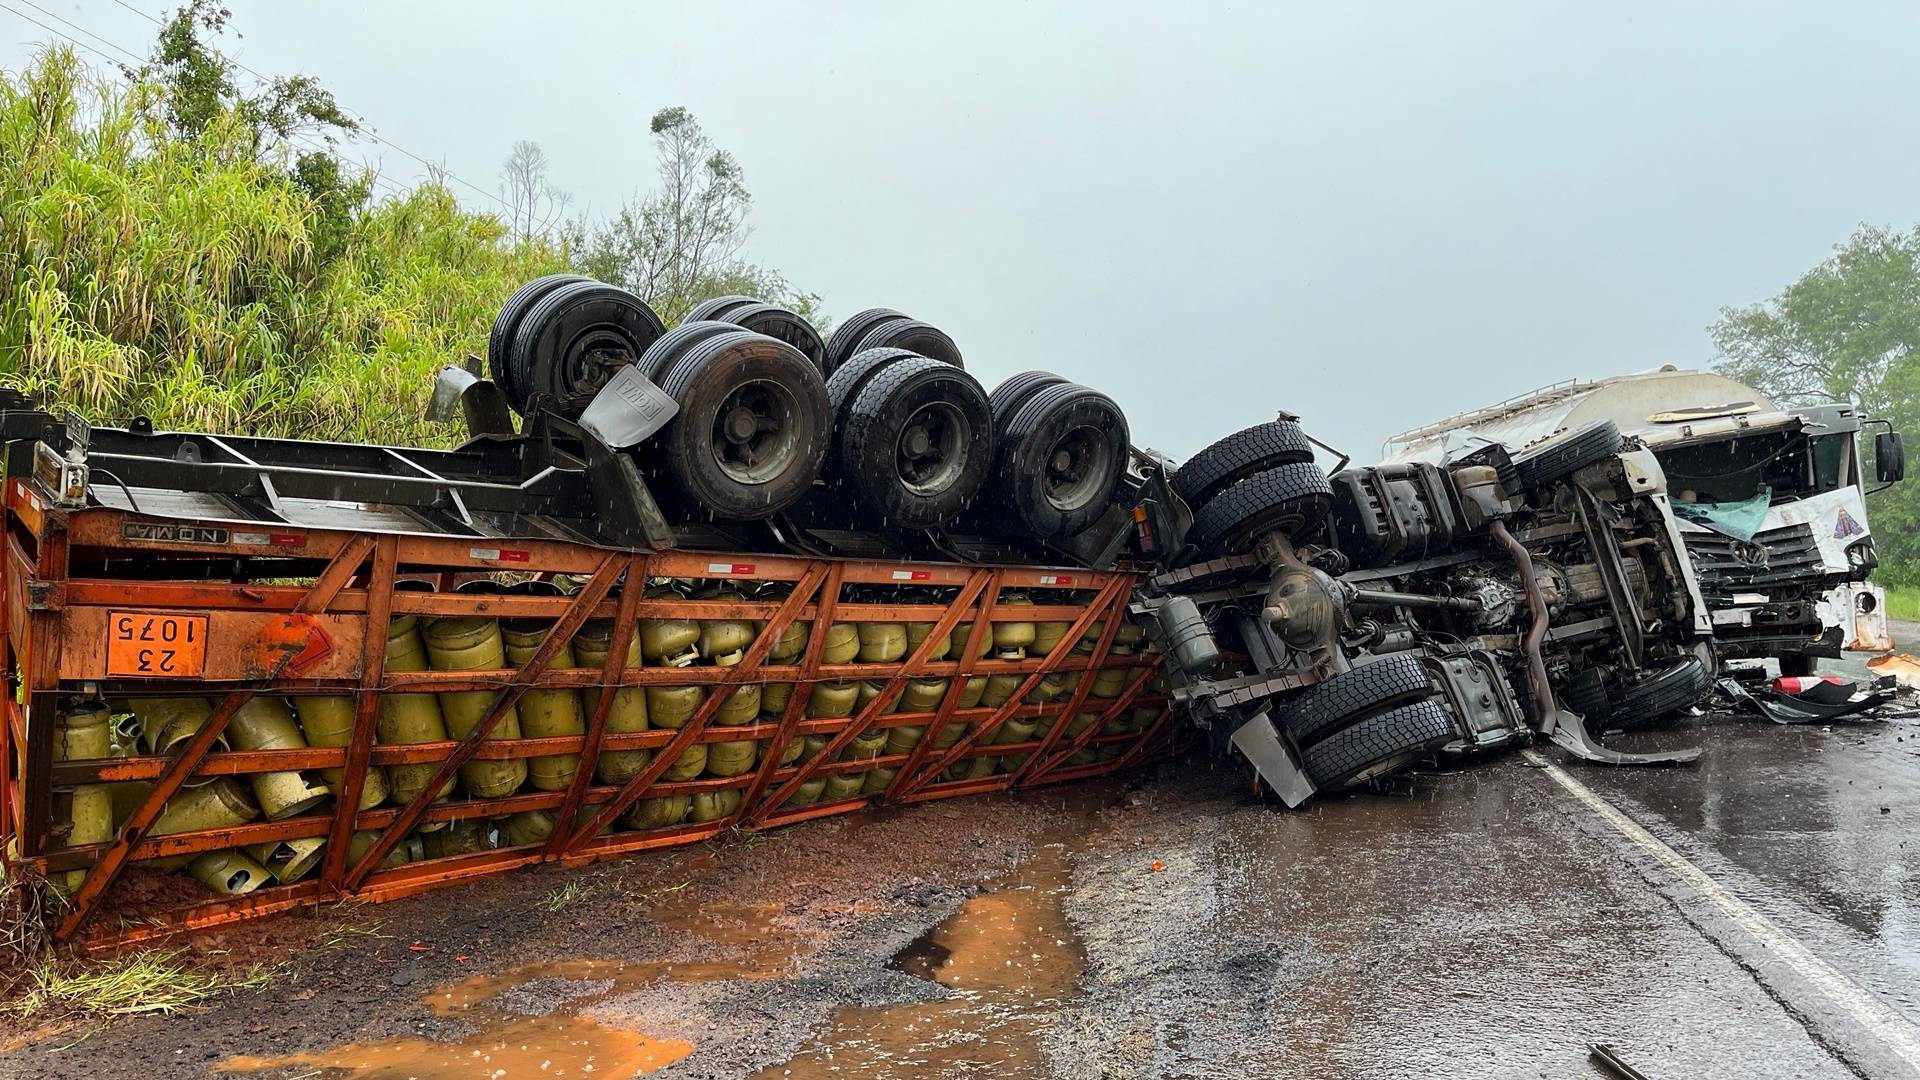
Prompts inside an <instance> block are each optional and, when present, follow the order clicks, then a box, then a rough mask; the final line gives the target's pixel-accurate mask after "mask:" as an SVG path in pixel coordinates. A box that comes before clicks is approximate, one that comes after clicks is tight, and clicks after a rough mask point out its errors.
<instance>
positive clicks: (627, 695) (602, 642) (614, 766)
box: [573, 619, 653, 784]
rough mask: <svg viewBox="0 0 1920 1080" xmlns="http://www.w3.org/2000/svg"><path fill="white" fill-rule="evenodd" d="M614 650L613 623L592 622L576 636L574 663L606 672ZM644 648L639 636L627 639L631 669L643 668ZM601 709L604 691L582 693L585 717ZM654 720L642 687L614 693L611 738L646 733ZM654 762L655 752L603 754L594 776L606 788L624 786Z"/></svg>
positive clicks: (584, 690) (609, 710)
mask: <svg viewBox="0 0 1920 1080" xmlns="http://www.w3.org/2000/svg"><path fill="white" fill-rule="evenodd" d="M612 647H613V620H612V619H588V620H587V621H586V622H585V623H583V624H582V625H581V627H580V631H579V633H576V634H574V635H573V662H574V663H575V664H577V665H579V666H580V667H583V668H591V669H593V670H595V671H603V670H605V668H606V663H607V650H608V649H611V648H612ZM640 653H641V646H640V637H639V635H638V634H636V635H634V636H632V637H630V638H628V639H627V664H626V666H627V667H628V668H637V667H639V666H641V659H640ZM599 705H600V688H599V687H597V686H586V687H582V688H581V689H580V711H581V715H582V717H588V716H592V715H593V710H594V709H596V708H598V707H599ZM650 723H651V720H650V717H649V715H648V709H647V691H646V690H643V689H641V688H640V687H638V686H623V687H620V688H619V689H617V690H615V691H614V692H613V704H612V705H610V706H609V707H608V708H607V729H606V730H607V734H609V735H629V734H632V733H634V732H636V731H645V730H647V728H648V727H649V726H650ZM652 760H653V751H651V750H602V751H600V763H599V764H598V765H597V766H595V768H594V770H593V773H594V776H596V777H598V778H599V780H600V782H601V783H603V784H623V783H626V782H627V781H628V780H631V779H633V778H634V777H636V776H638V775H640V773H641V771H642V770H644V769H645V768H646V767H647V763H648V762H650V761H652Z"/></svg>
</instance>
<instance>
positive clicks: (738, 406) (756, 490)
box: [660, 331, 832, 521]
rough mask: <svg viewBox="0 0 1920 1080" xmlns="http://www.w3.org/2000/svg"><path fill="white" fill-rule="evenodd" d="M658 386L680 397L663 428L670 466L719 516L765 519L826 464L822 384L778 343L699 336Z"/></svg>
mask: <svg viewBox="0 0 1920 1080" xmlns="http://www.w3.org/2000/svg"><path fill="white" fill-rule="evenodd" d="M661 389H662V390H665V391H666V392H667V395H668V396H669V397H672V398H673V400H674V401H676V402H678V403H679V405H680V411H679V413H678V414H676V415H675V416H674V418H673V420H672V422H671V423H669V424H668V425H667V428H666V430H665V431H664V432H662V434H661V436H660V437H661V438H662V439H663V440H664V441H665V449H666V459H667V466H668V472H669V473H670V474H671V475H672V476H673V478H674V481H675V482H676V483H677V484H679V486H680V488H681V489H682V490H683V491H685V492H686V493H687V495H688V496H689V497H690V498H692V499H693V500H694V501H695V502H696V503H698V504H699V505H700V506H701V507H702V508H704V509H705V510H706V511H707V512H708V513H710V514H712V515H713V516H714V517H716V518H721V519H725V520H729V521H757V520H761V519H763V518H768V517H771V516H773V515H774V514H777V513H779V512H780V511H782V510H785V509H786V508H787V507H789V506H792V505H793V504H794V503H795V502H796V501H798V500H799V499H800V498H801V497H802V496H804V495H806V493H807V489H808V488H810V487H811V486H812V485H813V481H814V479H815V478H816V477H818V476H819V475H820V468H821V466H822V465H824V464H825V463H826V459H827V448H828V446H829V444H830V442H831V439H832V429H831V426H830V425H829V423H828V420H827V416H828V413H827V390H826V386H825V384H823V383H822V382H821V380H820V369H818V368H816V367H814V366H813V362H812V361H810V360H808V359H807V358H806V357H805V356H803V355H801V354H800V351H799V350H798V349H795V348H794V347H793V346H791V345H788V344H787V343H786V342H784V341H775V340H774V339H772V338H770V337H763V336H761V335H759V334H749V333H746V332H744V331H742V332H741V333H740V334H738V335H737V336H736V335H731V334H729V335H723V336H718V337H714V338H710V339H708V340H706V341H702V342H700V343H698V344H696V345H694V346H693V347H692V348H690V349H689V350H687V352H686V353H685V354H684V355H682V356H681V357H680V359H679V360H678V361H677V362H676V363H674V364H673V365H672V367H671V368H669V369H668V371H667V373H666V381H665V382H664V383H662V384H661ZM756 418H757V419H760V420H761V421H763V422H764V423H765V424H770V425H772V426H770V427H756V425H755V424H754V423H753V421H754V420H755V419H756ZM738 424H744V427H739V426H734V425H738Z"/></svg>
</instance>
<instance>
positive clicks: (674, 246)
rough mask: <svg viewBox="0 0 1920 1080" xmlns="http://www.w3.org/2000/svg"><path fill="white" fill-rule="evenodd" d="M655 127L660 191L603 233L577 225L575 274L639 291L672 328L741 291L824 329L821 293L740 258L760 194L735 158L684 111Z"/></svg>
mask: <svg viewBox="0 0 1920 1080" xmlns="http://www.w3.org/2000/svg"><path fill="white" fill-rule="evenodd" d="M649 128H650V131H651V133H652V135H653V140H654V145H655V148H656V150H657V152H658V155H659V175H660V186H659V189H658V190H656V191H654V192H652V193H651V194H648V195H645V196H635V197H634V198H633V199H630V200H628V202H627V203H626V204H624V205H623V206H621V207H620V209H619V210H618V211H617V212H616V213H615V214H614V215H613V217H612V218H610V219H609V220H607V221H606V222H603V223H601V224H600V225H598V226H595V227H591V228H590V227H587V226H580V225H576V226H575V227H574V228H573V229H572V230H571V232H570V239H571V247H572V249H573V251H574V252H575V263H576V269H578V270H579V272H580V273H582V274H585V275H587V276H589V277H593V278H597V279H599V280H601V281H606V282H610V283H613V284H616V285H619V286H621V287H623V288H625V289H628V290H629V291H631V292H633V293H635V294H637V295H638V296H639V297H640V298H641V299H643V300H645V301H646V302H647V303H648V304H649V305H650V306H651V307H653V309H654V310H656V311H658V312H659V313H660V314H661V316H662V317H663V318H665V319H666V320H667V321H668V322H670V323H671V322H673V321H674V320H677V319H678V318H679V317H680V316H681V315H682V314H684V313H685V312H686V310H687V309H688V308H689V307H692V306H693V305H694V304H695V303H697V302H699V301H700V300H702V299H705V298H707V297H710V296H720V295H725V294H729V293H739V294H744V295H749V296H757V297H762V298H765V299H767V300H769V301H779V302H781V303H784V304H785V305H786V306H787V307H790V308H792V309H793V310H795V311H797V312H798V313H800V314H801V315H803V316H806V317H807V318H808V319H810V320H813V321H814V322H815V324H816V325H818V308H819V303H820V298H819V297H818V296H815V295H813V294H811V293H801V292H797V291H796V290H794V289H793V287H792V286H791V285H789V284H788V282H787V280H786V279H785V278H784V277H782V276H781V275H780V274H778V273H777V272H775V271H773V270H769V269H768V268H766V267H764V266H761V265H759V264H756V263H752V262H749V261H748V260H746V259H745V258H743V257H742V254H741V253H742V251H743V250H744V249H745V247H746V242H747V237H748V235H749V233H750V230H749V229H748V228H747V212H748V210H749V209H750V208H751V206H752V203H753V196H752V195H751V194H749V193H748V191H747V185H746V176H745V173H744V172H743V170H742V169H741V168H740V164H739V162H737V161H735V160H734V158H733V155H731V154H729V153H727V152H726V151H724V150H722V149H720V148H719V147H717V146H715V145H714V144H713V141H712V140H711V139H710V138H708V137H707V134H706V132H705V131H704V130H702V129H701V127H700V122H699V121H698V120H696V119H694V116H693V114H692V113H690V112H688V111H687V110H686V109H684V108H681V107H678V106H676V107H673V108H667V109H661V110H660V111H659V112H657V113H654V114H653V121H652V123H651V125H650V126H649Z"/></svg>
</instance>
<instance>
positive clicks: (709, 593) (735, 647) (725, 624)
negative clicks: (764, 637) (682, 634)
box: [694, 582, 759, 667]
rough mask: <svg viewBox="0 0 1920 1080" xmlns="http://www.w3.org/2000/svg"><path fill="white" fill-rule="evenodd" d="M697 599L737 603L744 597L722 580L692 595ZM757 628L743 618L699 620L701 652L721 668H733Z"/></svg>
mask: <svg viewBox="0 0 1920 1080" xmlns="http://www.w3.org/2000/svg"><path fill="white" fill-rule="evenodd" d="M694 599H696V600H714V601H721V602H737V601H741V600H745V599H746V597H744V596H742V595H740V590H739V589H736V588H734V587H733V586H732V585H730V584H726V583H724V582H722V583H717V584H713V585H709V586H707V587H706V588H704V589H701V590H700V591H699V592H697V593H695V594H694ZM758 630H759V628H758V627H757V626H756V625H755V624H753V623H751V622H748V621H747V620H745V619H702V620H700V655H701V657H703V658H705V659H707V660H711V661H713V662H714V663H715V664H718V665H719V666H721V667H732V666H733V665H735V664H737V663H739V662H740V661H741V659H742V658H743V657H744V656H745V654H746V651H747V647H748V646H750V645H752V644H753V639H754V636H755V634H756V633H758Z"/></svg>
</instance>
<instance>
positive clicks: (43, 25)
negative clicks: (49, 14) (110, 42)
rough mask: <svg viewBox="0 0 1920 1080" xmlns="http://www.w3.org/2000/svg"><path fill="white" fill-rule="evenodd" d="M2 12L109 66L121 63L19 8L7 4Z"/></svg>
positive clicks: (0, 7) (2, 7) (1, 7)
mask: <svg viewBox="0 0 1920 1080" xmlns="http://www.w3.org/2000/svg"><path fill="white" fill-rule="evenodd" d="M0 11H8V12H12V13H13V14H15V15H18V16H20V17H21V18H23V19H25V20H27V21H28V22H30V23H32V24H33V25H35V26H37V27H39V28H40V29H42V30H45V31H46V32H47V33H49V34H52V35H53V36H54V37H57V38H59V39H60V40H62V41H64V42H66V43H67V44H69V45H77V46H79V47H80V48H82V49H85V50H87V51H88V52H90V53H92V54H93V55H95V56H98V57H99V58H101V59H102V60H105V61H106V62H107V63H109V64H114V65H118V64H119V63H120V61H118V60H115V59H114V58H113V57H111V56H109V55H107V54H106V53H104V52H101V51H100V50H99V49H96V48H94V47H93V46H91V45H89V44H87V43H86V42H84V41H81V40H79V39H78V38H75V37H72V36H70V35H67V34H63V33H61V32H60V31H58V30H55V29H54V28H53V27H51V26H48V25H47V24H46V23H43V22H41V21H40V20H39V19H36V18H34V17H33V16H31V15H29V14H27V13H26V12H24V11H21V10H20V9H18V8H10V7H8V6H7V5H5V4H0ZM114 48H116V49H117V48H119V46H118V45H116V46H114Z"/></svg>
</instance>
